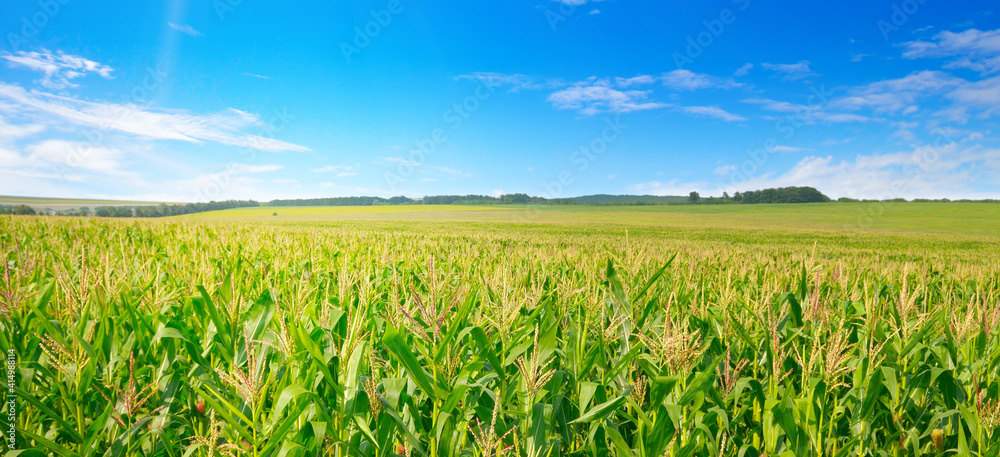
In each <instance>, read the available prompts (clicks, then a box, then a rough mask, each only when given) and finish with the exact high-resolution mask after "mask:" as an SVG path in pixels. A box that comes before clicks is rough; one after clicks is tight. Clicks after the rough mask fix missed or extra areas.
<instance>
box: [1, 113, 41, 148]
mask: <svg viewBox="0 0 1000 457" xmlns="http://www.w3.org/2000/svg"><path fill="white" fill-rule="evenodd" d="M43 130H45V125H43V124H8V123H7V122H6V121H5V120H4V118H3V117H0V142H3V141H11V140H17V139H20V138H24V137H28V136H31V135H34V134H36V133H39V132H41V131H43Z"/></svg>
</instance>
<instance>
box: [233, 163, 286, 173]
mask: <svg viewBox="0 0 1000 457" xmlns="http://www.w3.org/2000/svg"><path fill="white" fill-rule="evenodd" d="M282 168H285V167H283V166H281V165H274V164H271V165H247V164H243V163H239V164H234V165H230V166H229V170H230V172H231V173H236V174H238V173H270V172H272V171H278V170H281V169H282Z"/></svg>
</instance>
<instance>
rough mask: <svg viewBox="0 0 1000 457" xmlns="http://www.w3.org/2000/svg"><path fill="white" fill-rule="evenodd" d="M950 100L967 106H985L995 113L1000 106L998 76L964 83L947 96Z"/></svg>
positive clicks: (999, 80) (999, 79)
mask: <svg viewBox="0 0 1000 457" xmlns="http://www.w3.org/2000/svg"><path fill="white" fill-rule="evenodd" d="M948 97H949V98H951V99H952V100H954V101H956V102H958V103H960V104H963V105H967V106H985V107H987V108H988V112H995V110H996V108H997V106H998V105H1000V76H994V77H992V78H987V79H983V80H981V81H976V82H970V83H964V84H962V85H960V86H958V87H957V88H956V89H955V90H953V91H952V92H951V93H949V94H948Z"/></svg>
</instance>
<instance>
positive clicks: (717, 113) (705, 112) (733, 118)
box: [680, 106, 747, 122]
mask: <svg viewBox="0 0 1000 457" xmlns="http://www.w3.org/2000/svg"><path fill="white" fill-rule="evenodd" d="M680 110H681V111H683V112H685V113H688V114H695V115H699V116H706V117H713V118H716V119H721V120H723V121H726V122H743V121H745V120H747V118H745V117H743V116H740V115H737V114H733V113H730V112H728V111H726V110H724V109H722V108H719V107H718V106H685V107H682V108H680Z"/></svg>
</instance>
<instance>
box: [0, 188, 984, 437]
mask: <svg viewBox="0 0 1000 457" xmlns="http://www.w3.org/2000/svg"><path fill="white" fill-rule="evenodd" d="M869 208H881V215H880V216H879V217H874V218H872V219H870V220H868V219H865V220H863V221H861V222H863V223H859V220H858V217H859V216H863V215H864V214H866V213H865V212H866V211H868V210H869ZM996 208H998V206H996V205H988V204H958V203H926V204H921V203H904V204H896V203H893V204H885V205H884V206H883V205H882V204H876V205H874V206H869V205H868V204H863V203H862V204H840V203H835V204H820V205H729V206H707V205H700V206H667V207H575V206H567V207H557V206H552V207H540V208H538V211H537V212H536V211H535V210H533V209H530V208H526V207H514V208H511V207H450V206H449V207H420V206H386V207H337V208H318V207H306V208H287V207H266V208H250V209H249V210H253V211H257V210H264V212H263V213H260V212H253V211H250V212H247V211H248V210H245V209H239V210H227V211H220V212H215V213H202V214H197V215H192V216H185V217H173V218H158V219H140V220H136V219H91V218H69V217H27V216H0V249H2V252H3V253H4V255H5V259H6V266H5V270H4V272H3V274H4V275H5V276H4V278H5V279H4V281H3V283H0V297H2V299H3V302H2V303H3V309H0V312H3V313H5V314H6V316H5V317H2V318H0V325H2V327H3V332H0V349H2V350H4V351H7V350H12V351H13V354H15V360H16V366H17V375H16V379H18V383H17V388H16V389H17V390H16V394H17V398H16V402H17V405H18V409H17V414H16V419H15V427H16V429H17V436H18V437H19V438H18V439H19V440H20V441H19V444H21V445H28V446H32V447H35V448H37V449H40V450H43V451H44V452H45V453H50V454H55V455H62V456H89V455H98V454H102V453H103V452H104V451H105V450H111V451H112V453H115V454H120V455H136V456H153V455H188V456H212V457H215V456H219V455H233V456H244V455H252V456H255V457H259V456H269V457H270V456H274V457H282V456H291V455H330V456H340V457H348V456H351V457H361V456H364V457H369V456H370V457H376V456H377V457H382V456H393V455H398V454H406V455H410V456H418V455H425V456H435V457H437V456H444V457H465V456H469V457H481V456H490V457H493V456H505V457H515V456H516V457H537V456H552V457H555V456H579V457H583V456H594V455H605V456H607V455H613V456H623V457H625V456H629V457H661V456H671V457H676V456H688V455H697V456H702V455H705V456H713V457H714V456H727V457H755V456H761V455H765V454H766V455H769V456H798V455H813V456H837V457H842V456H848V455H850V456H861V457H875V456H887V455H888V456H894V455H899V456H904V455H905V456H911V455H918V456H925V455H926V456H947V455H978V456H994V455H1000V233H998V232H997V230H998V229H997V227H998V225H1000V224H998V222H1000V211H998V210H997V209H996ZM274 211H278V213H279V216H271V215H270V214H271V213H273V212H274ZM7 417H8V416H7V415H6V414H0V429H2V430H7V429H8V424H7V423H6V422H5V421H6V420H7ZM181 451H183V452H181Z"/></svg>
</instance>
